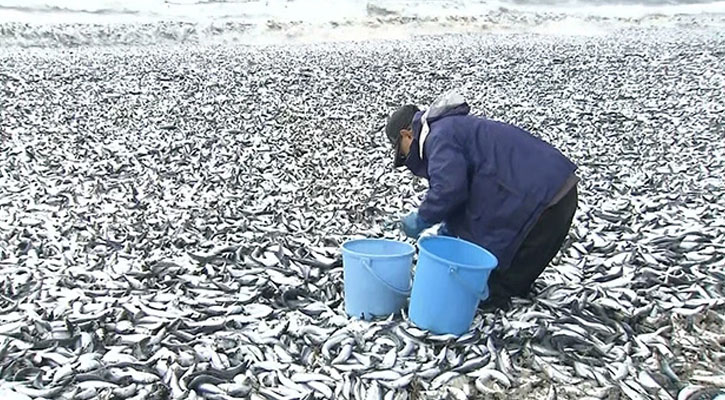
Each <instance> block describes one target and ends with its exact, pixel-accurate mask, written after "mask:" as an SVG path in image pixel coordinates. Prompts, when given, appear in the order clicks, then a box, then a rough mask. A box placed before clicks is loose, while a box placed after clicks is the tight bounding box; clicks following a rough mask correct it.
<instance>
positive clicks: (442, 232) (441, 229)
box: [438, 222, 453, 237]
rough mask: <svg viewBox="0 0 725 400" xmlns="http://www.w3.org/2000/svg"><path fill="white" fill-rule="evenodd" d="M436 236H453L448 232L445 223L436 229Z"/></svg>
mask: <svg viewBox="0 0 725 400" xmlns="http://www.w3.org/2000/svg"><path fill="white" fill-rule="evenodd" d="M438 235H439V236H450V237H453V234H452V233H451V231H449V230H448V225H447V224H446V223H445V222H444V223H442V224H441V225H440V226H439V227H438Z"/></svg>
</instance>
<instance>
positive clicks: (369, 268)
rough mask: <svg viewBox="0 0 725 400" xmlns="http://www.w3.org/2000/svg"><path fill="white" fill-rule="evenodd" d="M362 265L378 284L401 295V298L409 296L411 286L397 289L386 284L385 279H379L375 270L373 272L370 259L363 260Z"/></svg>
mask: <svg viewBox="0 0 725 400" xmlns="http://www.w3.org/2000/svg"><path fill="white" fill-rule="evenodd" d="M362 265H363V267H365V269H366V270H367V271H368V272H369V273H370V275H372V276H373V277H375V279H377V280H378V281H379V282H380V283H382V284H383V285H384V286H385V287H387V288H388V289H390V290H392V291H393V292H395V293H398V294H401V295H403V296H408V295H409V294H410V290H411V289H412V288H413V287H412V285H409V286H408V288H407V289H399V288H397V287H395V286H393V285H391V284H390V283H388V282H386V281H385V279H383V278H381V277H380V275H378V273H377V272H375V270H373V268H372V260H371V259H369V258H363V259H362Z"/></svg>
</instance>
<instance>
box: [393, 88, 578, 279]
mask: <svg viewBox="0 0 725 400" xmlns="http://www.w3.org/2000/svg"><path fill="white" fill-rule="evenodd" d="M432 107H433V106H431V109H430V110H432V111H433V112H431V113H429V115H426V117H427V119H426V124H425V125H427V126H428V128H429V131H428V132H427V134H426V135H424V138H423V156H422V158H421V156H420V142H421V133H422V132H421V131H427V129H424V128H423V126H424V124H423V123H422V121H421V117H423V115H424V113H423V112H422V111H421V112H418V113H417V114H416V115H415V117H414V118H413V136H414V140H413V143H412V145H411V149H410V153H409V155H408V158H407V160H406V166H407V167H408V169H410V170H411V172H413V173H414V174H415V175H417V176H420V177H423V178H426V179H428V183H429V185H428V186H429V189H428V192H427V193H426V195H425V197H424V199H423V201H422V203H421V205H420V207H419V209H418V212H419V216H420V217H421V218H422V219H423V220H424V221H426V222H428V223H430V224H437V223H439V222H445V223H446V225H447V226H448V230H449V231H450V232H451V233H452V234H453V235H454V236H458V237H460V238H462V239H465V240H468V241H471V242H473V243H476V244H478V245H480V246H482V247H484V248H486V249H487V250H489V251H491V252H492V253H493V254H494V255H495V256H496V257H497V258H498V261H499V264H498V268H500V269H506V268H508V266H509V265H510V263H511V259H512V258H513V256H514V254H515V253H516V251H517V250H518V248H519V246H520V244H521V242H522V241H523V239H524V237H525V236H526V234H527V233H528V232H529V230H530V229H531V228H532V227H533V225H534V224H535V223H536V221H537V219H538V218H539V216H540V215H541V213H542V211H543V210H544V209H545V208H546V207H547V206H548V205H549V203H550V202H551V200H552V199H553V198H554V196H555V195H556V194H557V192H558V191H559V190H560V189H561V188H562V187H563V185H564V184H565V182H566V181H567V179H568V178H569V177H570V176H571V175H572V174H573V173H574V171H575V170H576V166H575V165H574V164H573V163H572V162H571V161H569V160H568V159H567V158H566V157H564V156H563V155H562V154H561V153H560V152H559V151H558V150H556V149H555V148H554V147H552V146H551V145H549V144H547V143H545V142H544V141H542V140H540V139H538V138H536V137H535V136H533V135H531V134H530V133H528V132H526V131H525V130H523V129H520V128H518V127H516V126H513V125H509V124H506V123H503V122H498V121H493V120H489V119H486V118H483V117H476V116H472V115H469V114H468V113H469V111H470V109H469V106H468V105H467V104H466V103H465V102H459V103H457V104H455V103H454V104H450V103H449V104H443V107H439V108H438V109H437V110H433V108H432Z"/></svg>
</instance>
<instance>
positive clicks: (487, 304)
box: [478, 296, 511, 313]
mask: <svg viewBox="0 0 725 400" xmlns="http://www.w3.org/2000/svg"><path fill="white" fill-rule="evenodd" d="M478 308H479V309H480V310H481V311H483V312H486V313H488V312H495V311H496V310H503V311H508V310H509V309H510V308H511V298H510V297H506V296H489V297H488V298H487V299H486V300H484V301H482V302H480V303H479V304H478Z"/></svg>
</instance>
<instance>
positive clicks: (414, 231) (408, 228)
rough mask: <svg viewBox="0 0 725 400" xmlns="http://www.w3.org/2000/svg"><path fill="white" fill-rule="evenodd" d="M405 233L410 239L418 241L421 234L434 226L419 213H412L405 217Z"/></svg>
mask: <svg viewBox="0 0 725 400" xmlns="http://www.w3.org/2000/svg"><path fill="white" fill-rule="evenodd" d="M402 222H403V232H405V234H406V235H407V236H408V237H411V238H415V239H417V238H418V236H420V234H421V232H423V231H424V230H426V229H428V228H430V227H431V226H433V224H430V223H428V222H425V221H423V219H422V218H421V217H420V216H419V215H418V212H417V211H412V212H410V213H409V214H408V215H406V216H405V217H403V221H402Z"/></svg>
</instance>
